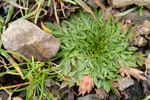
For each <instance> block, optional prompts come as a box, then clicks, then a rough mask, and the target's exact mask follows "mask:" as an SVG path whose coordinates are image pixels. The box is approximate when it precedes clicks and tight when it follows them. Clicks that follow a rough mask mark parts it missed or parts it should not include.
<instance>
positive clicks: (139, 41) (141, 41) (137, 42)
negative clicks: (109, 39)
mask: <svg viewBox="0 0 150 100" xmlns="http://www.w3.org/2000/svg"><path fill="white" fill-rule="evenodd" d="M135 45H138V46H139V47H142V46H146V45H147V40H146V39H145V38H144V37H142V36H137V37H136V38H135Z"/></svg>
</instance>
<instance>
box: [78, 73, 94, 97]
mask: <svg viewBox="0 0 150 100" xmlns="http://www.w3.org/2000/svg"><path fill="white" fill-rule="evenodd" d="M79 86H80V87H79V90H78V91H79V94H78V96H79V95H80V94H82V96H84V94H85V93H86V92H88V93H90V91H91V90H92V88H93V87H94V83H93V78H92V77H90V76H88V75H84V76H83V79H82V81H81V82H80V83H79Z"/></svg>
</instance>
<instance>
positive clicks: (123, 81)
mask: <svg viewBox="0 0 150 100" xmlns="http://www.w3.org/2000/svg"><path fill="white" fill-rule="evenodd" d="M117 83H118V84H119V90H120V91H123V90H125V89H126V88H128V87H130V86H131V85H133V84H134V80H133V79H129V78H128V77H124V78H120V79H117Z"/></svg>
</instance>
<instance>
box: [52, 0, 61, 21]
mask: <svg viewBox="0 0 150 100" xmlns="http://www.w3.org/2000/svg"><path fill="white" fill-rule="evenodd" d="M53 3H54V11H55V18H56V21H57V23H58V24H60V21H59V18H58V15H57V8H56V6H57V3H56V2H55V0H53Z"/></svg>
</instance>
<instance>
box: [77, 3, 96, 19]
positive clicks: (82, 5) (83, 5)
mask: <svg viewBox="0 0 150 100" xmlns="http://www.w3.org/2000/svg"><path fill="white" fill-rule="evenodd" d="M75 1H76V2H77V3H78V4H79V5H80V6H81V7H82V8H83V9H84V10H85V11H87V12H89V13H91V14H92V15H93V17H94V19H95V20H96V21H97V18H96V16H95V14H94V12H93V11H92V10H91V9H90V8H89V7H88V6H87V5H86V4H85V3H84V2H83V1H82V0H75Z"/></svg>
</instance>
